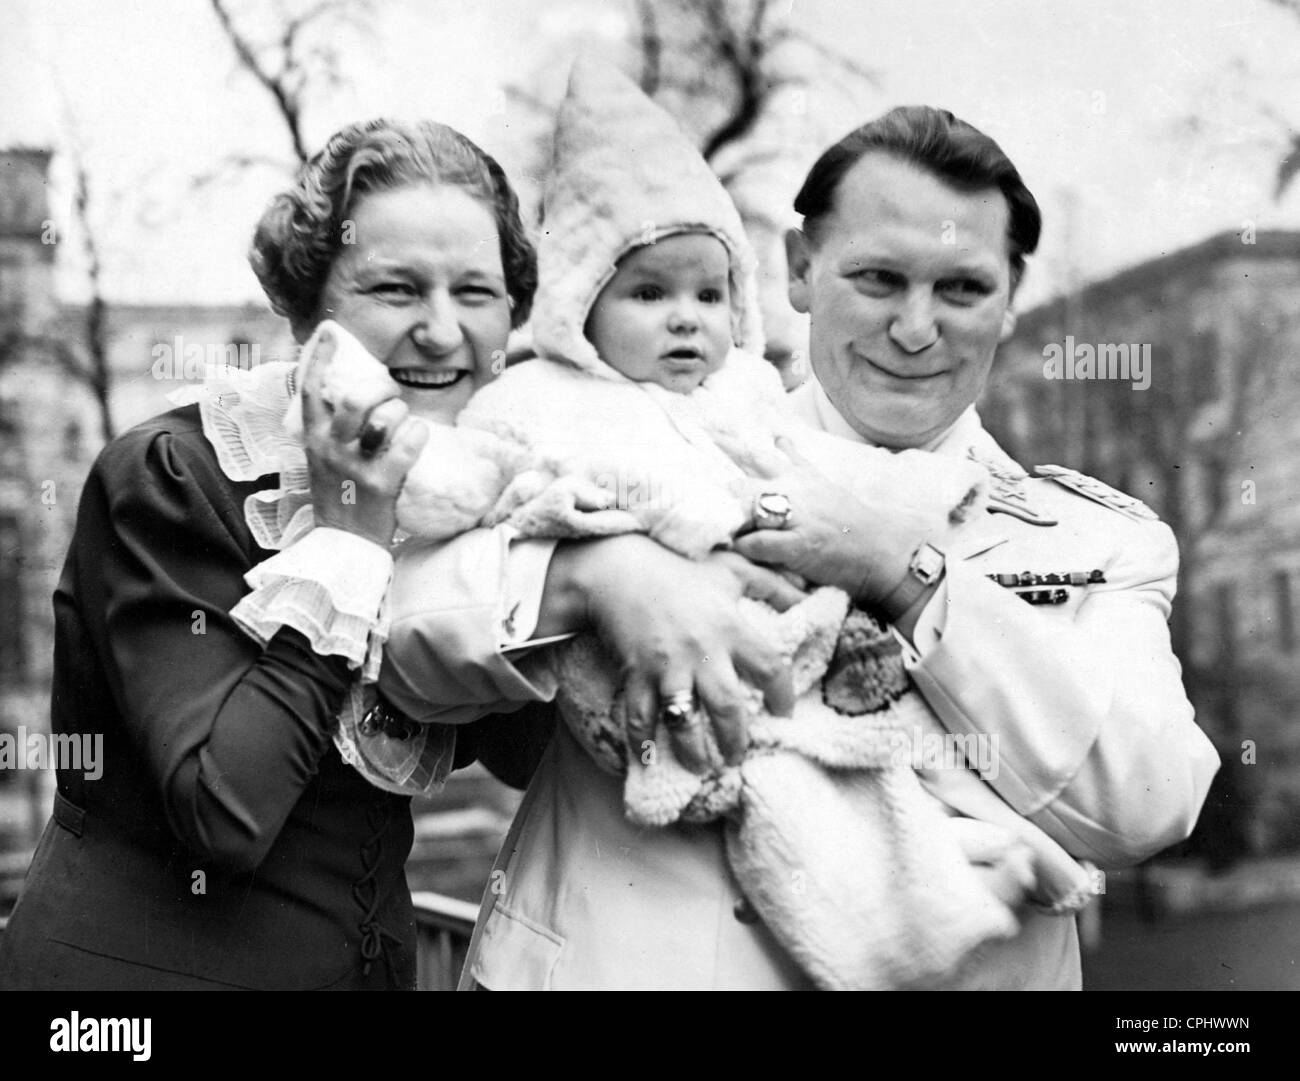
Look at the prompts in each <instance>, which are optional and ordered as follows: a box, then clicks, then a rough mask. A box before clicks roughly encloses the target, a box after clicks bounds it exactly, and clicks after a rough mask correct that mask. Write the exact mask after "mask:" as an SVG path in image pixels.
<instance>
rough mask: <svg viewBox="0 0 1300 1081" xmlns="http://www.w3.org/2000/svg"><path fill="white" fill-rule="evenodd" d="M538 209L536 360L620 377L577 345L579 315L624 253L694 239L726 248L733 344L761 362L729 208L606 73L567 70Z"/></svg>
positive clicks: (681, 136)
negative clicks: (703, 236) (680, 236)
mask: <svg viewBox="0 0 1300 1081" xmlns="http://www.w3.org/2000/svg"><path fill="white" fill-rule="evenodd" d="M544 200H545V202H544V220H543V223H542V235H541V237H540V239H539V241H538V245H537V258H538V277H539V284H538V290H537V300H536V303H535V304H534V306H533V312H534V315H533V324H532V329H533V343H534V345H535V347H536V349H537V351H538V352H539V353H541V354H542V355H543V356H546V357H550V358H551V359H553V360H564V361H568V362H569V363H571V364H573V365H575V366H576V367H579V368H582V369H584V370H586V371H590V372H592V373H593V374H598V375H603V376H606V377H610V378H618V379H621V378H623V377H622V376H621V375H619V374H618V373H617V372H615V371H614V370H613V369H612V368H610V367H609V366H608V365H607V364H605V362H604V361H603V360H601V359H600V358H599V357H598V356H597V355H596V350H595V348H594V347H593V346H592V344H591V343H590V342H589V341H588V340H587V339H586V337H584V335H583V333H582V329H583V325H584V324H585V323H586V320H587V313H588V312H589V311H590V310H591V306H592V304H593V303H594V302H595V300H596V297H597V296H598V295H599V294H600V291H601V289H603V288H604V287H605V285H606V284H607V283H608V282H609V280H610V278H612V277H613V276H614V270H615V264H617V262H618V261H619V259H621V258H622V257H623V256H624V255H626V254H627V253H628V252H630V251H631V250H632V249H633V248H638V247H641V246H642V245H644V244H649V243H653V242H654V241H657V240H661V239H663V238H665V237H669V236H673V235H674V234H677V233H693V232H704V233H709V234H710V235H712V236H716V237H717V238H718V239H719V240H721V241H722V243H723V244H724V245H725V246H726V249H727V253H728V255H729V256H730V260H731V310H732V320H731V322H732V338H733V340H734V341H735V343H736V344H737V345H739V346H742V347H743V348H745V349H747V350H749V351H750V352H755V353H760V354H761V352H762V350H763V335H762V322H761V319H760V317H759V308H758V286H757V277H756V274H755V260H754V255H753V251H752V250H751V248H750V245H749V241H748V240H747V239H746V237H745V230H744V226H743V225H742V224H741V221H740V215H739V214H738V213H737V212H736V208H735V205H734V204H733V203H732V201H731V198H730V196H728V195H727V193H726V191H725V190H724V189H723V187H722V184H721V183H720V182H719V180H718V178H717V177H716V176H714V174H713V172H712V170H710V169H709V167H708V165H707V164H706V163H705V161H704V159H703V158H702V157H701V156H700V152H699V151H698V150H696V149H695V147H694V146H693V145H692V143H691V141H690V139H689V138H688V137H687V135H686V133H685V132H684V131H683V130H682V129H681V128H680V127H679V126H678V124H677V122H676V121H675V120H674V119H673V118H672V117H671V116H669V115H668V114H667V113H666V112H664V111H663V110H662V109H661V108H660V107H659V106H658V105H656V104H655V103H654V102H653V101H651V100H650V99H649V98H648V97H646V96H645V94H643V93H642V92H641V90H640V88H639V87H637V85H636V84H635V83H633V82H632V81H631V80H630V79H628V78H627V76H625V75H624V74H623V73H622V72H620V71H619V70H618V69H617V68H614V67H612V66H610V65H609V64H606V63H603V62H601V61H595V60H587V59H584V60H579V61H578V62H577V63H576V64H575V65H574V68H573V73H572V75H571V76H570V78H569V91H568V94H567V95H566V97H565V99H564V103H563V105H561V107H560V112H559V116H558V118H557V120H556V127H555V155H554V160H553V163H552V167H551V174H550V176H549V178H548V180H547V183H546V189H545V194H544Z"/></svg>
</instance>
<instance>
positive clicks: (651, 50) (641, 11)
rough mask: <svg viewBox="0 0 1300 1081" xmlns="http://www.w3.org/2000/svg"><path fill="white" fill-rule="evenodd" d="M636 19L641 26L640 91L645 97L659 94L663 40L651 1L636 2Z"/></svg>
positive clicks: (640, 0)
mask: <svg viewBox="0 0 1300 1081" xmlns="http://www.w3.org/2000/svg"><path fill="white" fill-rule="evenodd" d="M637 17H638V22H639V23H640V26H641V89H642V90H643V91H644V92H645V94H646V96H647V97H654V96H655V94H657V93H658V92H659V80H660V77H661V73H660V67H661V62H662V57H663V38H662V37H660V34H659V19H658V17H657V16H656V14H655V6H654V3H653V0H637Z"/></svg>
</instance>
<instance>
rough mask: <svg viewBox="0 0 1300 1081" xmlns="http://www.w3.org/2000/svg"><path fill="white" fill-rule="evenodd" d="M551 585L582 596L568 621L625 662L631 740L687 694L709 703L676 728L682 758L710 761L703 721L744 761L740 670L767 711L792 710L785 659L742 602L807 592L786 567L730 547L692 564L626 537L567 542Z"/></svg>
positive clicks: (648, 732)
mask: <svg viewBox="0 0 1300 1081" xmlns="http://www.w3.org/2000/svg"><path fill="white" fill-rule="evenodd" d="M553 587H554V588H555V589H556V590H557V591H559V592H566V591H567V592H570V593H571V594H574V595H578V596H580V597H581V598H582V612H583V614H584V616H585V618H583V619H581V620H580V621H579V624H578V626H569V627H566V628H564V629H567V630H575V629H579V627H581V626H588V627H590V628H592V629H593V630H595V632H596V633H597V634H598V635H600V637H601V639H602V640H603V641H604V643H605V645H606V647H607V648H608V649H609V650H610V651H611V652H612V653H613V654H614V656H615V657H616V658H617V659H618V661H619V662H620V664H621V665H622V668H623V703H624V709H625V717H624V727H625V731H626V735H627V739H628V741H629V742H630V743H632V744H633V745H639V744H640V743H641V742H642V741H644V740H647V739H650V738H652V737H653V736H654V734H655V727H656V724H657V722H658V720H659V717H660V711H661V710H662V708H663V706H664V705H666V704H667V703H668V702H669V701H670V700H671V699H673V698H674V697H675V696H678V695H686V694H690V695H693V696H694V699H695V701H696V702H697V703H698V704H699V705H700V706H701V707H703V708H702V710H697V711H696V713H695V715H694V717H693V719H692V721H691V723H688V724H687V725H685V726H683V727H680V728H678V729H676V730H675V731H672V733H671V738H672V740H673V746H674V750H675V751H676V752H677V755H678V757H679V758H680V759H681V761H682V762H683V764H685V765H686V766H687V767H688V768H691V769H695V770H700V771H702V770H704V769H705V768H706V767H707V765H708V759H707V755H706V741H705V738H704V737H705V730H704V728H703V725H704V724H705V723H710V724H712V726H713V731H714V737H715V739H716V741H717V744H718V747H719V749H720V750H721V751H722V753H723V755H724V756H725V757H726V759H727V760H728V761H729V762H736V761H739V759H740V757H741V756H742V755H743V754H744V752H745V748H746V747H747V745H748V735H747V732H746V721H747V713H748V709H749V703H748V695H747V693H746V690H745V687H744V685H743V684H742V683H741V679H742V678H744V679H746V680H748V681H749V682H750V683H751V684H752V685H753V686H755V687H757V688H758V689H759V690H760V691H761V692H762V693H763V697H764V700H765V702H766V705H767V708H768V709H769V710H770V711H771V712H773V713H776V714H779V715H784V716H788V715H789V714H790V713H791V711H792V710H793V709H794V692H793V688H792V685H791V677H790V670H789V667H788V665H786V664H785V663H784V661H783V660H782V658H781V656H780V654H779V653H778V652H777V651H776V650H775V649H774V648H773V647H772V646H771V645H770V644H769V643H768V642H767V641H766V640H765V639H764V638H763V637H762V636H761V635H759V634H758V632H757V631H755V630H754V629H753V628H752V627H751V626H750V625H749V624H748V623H747V622H746V621H745V619H744V617H743V616H742V615H741V614H740V612H739V610H738V607H737V604H736V602H737V600H738V599H739V598H740V597H742V596H748V597H753V598H756V599H760V600H765V601H767V602H768V603H769V604H772V605H773V606H774V607H778V608H787V607H789V606H790V605H791V604H793V603H795V602H796V601H798V600H799V599H800V598H801V597H802V596H803V594H802V593H801V592H800V591H799V590H797V589H796V588H795V587H794V586H792V585H791V584H790V583H789V582H788V581H786V580H785V579H783V578H782V577H781V576H780V575H778V574H775V573H773V572H771V571H768V570H765V569H764V568H762V567H755V566H753V565H752V564H750V563H749V562H748V561H747V560H744V559H742V558H740V557H739V556H737V555H735V554H733V553H718V554H715V555H713V556H710V557H709V558H708V559H706V560H704V561H701V562H696V561H692V560H689V559H684V558H683V557H681V556H679V555H676V554H674V553H673V552H670V551H668V550H667V549H666V548H664V547H662V546H661V545H659V544H657V543H655V542H654V541H652V540H649V539H648V538H646V537H644V536H640V535H627V536H621V537H609V538H604V539H601V540H594V541H582V542H575V543H571V544H566V545H562V546H561V548H560V550H559V551H557V553H556V555H555V557H554V559H553V560H552V575H551V577H548V581H547V592H548V595H549V594H550V592H551V590H552V588H553ZM548 629H550V630H557V629H559V628H557V627H554V626H550V625H548Z"/></svg>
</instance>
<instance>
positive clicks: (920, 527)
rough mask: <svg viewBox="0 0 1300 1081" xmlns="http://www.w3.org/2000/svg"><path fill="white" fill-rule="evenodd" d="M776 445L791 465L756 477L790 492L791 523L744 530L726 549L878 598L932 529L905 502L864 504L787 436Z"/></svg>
mask: <svg viewBox="0 0 1300 1081" xmlns="http://www.w3.org/2000/svg"><path fill="white" fill-rule="evenodd" d="M777 445H778V446H779V447H780V448H781V450H782V451H784V452H785V454H786V455H787V457H789V458H790V460H791V463H792V464H791V466H790V468H789V469H787V470H785V471H784V472H781V473H780V474H778V475H777V476H775V477H773V478H772V479H771V480H770V481H766V482H763V483H764V486H765V487H766V488H767V490H770V491H774V492H781V493H783V494H785V495H786V496H787V497H788V498H789V500H790V506H791V515H790V524H789V526H788V527H787V528H785V529H758V530H755V531H754V532H752V533H747V534H745V535H744V536H742V537H739V538H737V540H736V541H735V542H734V544H733V545H732V547H733V548H734V549H735V550H736V551H737V552H739V553H740V554H741V555H743V556H745V557H746V558H748V559H751V560H753V561H754V562H756V563H764V564H767V565H769V566H775V567H784V568H786V569H787V570H791V571H794V572H795V573H796V574H800V575H803V576H804V577H805V578H807V579H809V580H810V581H813V582H816V583H818V584H819V585H826V586H839V587H840V588H841V589H843V590H844V591H845V592H846V593H848V594H849V596H850V597H852V598H853V600H854V602H855V603H856V604H858V605H871V604H877V603H879V602H880V601H881V600H883V599H884V598H885V597H886V596H888V595H889V594H890V593H891V592H892V591H893V589H894V587H895V586H896V585H898V583H899V582H900V581H902V579H903V577H904V575H906V574H907V565H908V561H909V560H910V559H911V556H912V552H913V551H915V550H916V547H917V545H918V544H920V543H921V541H923V540H926V539H927V538H928V536H929V535H930V534H931V533H932V532H933V522H932V521H931V520H930V519H929V518H927V517H925V516H923V515H921V514H919V513H917V512H916V511H915V510H913V509H912V508H910V507H909V506H902V507H899V506H895V505H891V504H888V503H885V504H881V505H878V506H867V505H866V504H864V503H863V502H862V501H861V500H859V499H858V498H857V497H856V496H854V495H853V494H852V493H850V492H849V491H847V490H846V489H844V488H842V487H841V486H840V485H838V484H835V483H834V482H833V481H831V480H829V479H828V478H827V477H826V476H825V474H823V473H822V472H820V471H819V470H818V469H817V468H816V467H815V466H814V465H813V464H812V463H810V462H809V461H807V460H806V459H804V458H802V457H801V456H800V455H799V454H798V452H797V451H796V450H795V449H794V447H793V446H792V445H791V444H790V442H789V440H786V439H780V440H778V441H777Z"/></svg>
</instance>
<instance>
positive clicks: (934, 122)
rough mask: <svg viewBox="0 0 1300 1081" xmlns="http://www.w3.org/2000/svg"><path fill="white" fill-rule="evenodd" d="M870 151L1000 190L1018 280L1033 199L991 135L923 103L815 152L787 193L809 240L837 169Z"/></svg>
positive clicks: (1037, 219)
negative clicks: (801, 177) (819, 153)
mask: <svg viewBox="0 0 1300 1081" xmlns="http://www.w3.org/2000/svg"><path fill="white" fill-rule="evenodd" d="M872 151H876V152H881V153H886V154H891V155H893V156H894V157H896V158H900V159H902V160H903V161H906V162H909V163H911V164H913V165H916V166H918V167H919V168H922V169H925V170H927V171H929V172H931V173H934V174H935V175H936V176H938V177H939V178H941V179H942V180H945V181H947V182H948V183H949V184H951V185H953V186H954V187H957V188H960V189H962V190H965V191H974V190H978V189H980V188H997V189H998V190H999V191H1001V192H1002V194H1003V196H1005V197H1006V200H1007V207H1008V208H1009V210H1010V223H1009V225H1008V227H1007V246H1008V248H1009V251H1010V257H1011V280H1012V284H1013V285H1014V284H1015V283H1017V282H1018V281H1019V280H1020V276H1021V275H1022V274H1023V273H1024V269H1025V256H1027V255H1030V254H1032V253H1033V252H1034V250H1035V249H1036V248H1037V247H1038V238H1039V234H1040V233H1041V232H1042V227H1043V219H1042V214H1041V213H1040V212H1039V209H1038V201H1037V200H1036V199H1035V198H1034V197H1033V195H1032V193H1031V192H1030V191H1029V189H1028V188H1027V187H1025V182H1024V181H1023V180H1021V178H1020V173H1019V171H1018V170H1017V169H1016V167H1015V166H1014V165H1013V164H1012V163H1011V159H1010V158H1008V157H1007V156H1006V154H1004V153H1003V151H1002V148H1001V147H1000V146H998V144H997V143H995V142H994V141H993V140H992V139H990V138H989V137H988V136H987V135H985V134H984V133H983V132H982V131H980V130H979V129H978V128H976V127H973V126H972V125H970V124H968V123H966V121H964V120H959V119H958V118H957V117H955V116H953V114H952V113H950V112H947V111H946V110H943V109H934V108H931V107H930V106H928V105H901V106H899V107H898V108H896V109H891V110H890V111H889V112H887V113H885V115H884V116H881V117H878V118H877V119H875V120H872V121H870V122H869V123H867V124H863V125H862V127H860V128H857V129H855V130H854V131H851V132H849V134H848V135H846V136H845V137H844V138H843V139H841V140H840V141H839V142H838V143H836V144H835V145H834V146H832V147H831V148H830V149H829V150H827V151H826V153H824V154H823V155H822V156H821V157H820V158H818V159H817V162H816V163H815V164H814V165H813V167H812V170H811V171H810V172H809V173H808V179H807V180H805V181H804V185H803V187H802V188H800V189H799V194H798V195H796V196H795V200H794V208H795V211H796V212H797V213H799V214H802V215H803V217H804V232H805V233H807V234H808V235H809V236H810V237H811V238H812V240H813V242H814V243H815V242H816V241H817V239H818V236H817V230H818V227H819V225H820V224H821V222H822V220H823V219H824V218H825V217H826V215H827V214H829V213H830V212H831V210H832V208H833V205H834V199H835V191H836V189H837V188H838V187H839V183H840V181H841V180H842V179H843V178H844V174H845V173H847V172H848V171H849V170H850V169H851V168H853V166H854V165H856V164H857V163H858V161H859V160H860V159H861V158H862V156H863V155H864V154H867V153H870V152H872Z"/></svg>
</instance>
